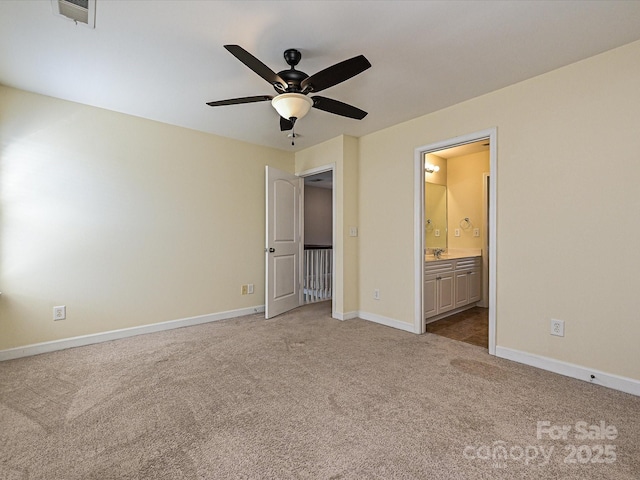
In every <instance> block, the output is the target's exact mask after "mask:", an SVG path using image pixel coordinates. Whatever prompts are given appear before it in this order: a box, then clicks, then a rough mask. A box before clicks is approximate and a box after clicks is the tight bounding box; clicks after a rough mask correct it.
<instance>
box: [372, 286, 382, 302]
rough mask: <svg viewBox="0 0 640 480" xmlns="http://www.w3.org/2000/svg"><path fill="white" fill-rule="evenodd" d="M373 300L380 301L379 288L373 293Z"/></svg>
mask: <svg viewBox="0 0 640 480" xmlns="http://www.w3.org/2000/svg"><path fill="white" fill-rule="evenodd" d="M373 299H374V300H380V290H378V289H377V288H376V289H375V290H374V291H373Z"/></svg>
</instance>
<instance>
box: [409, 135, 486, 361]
mask: <svg viewBox="0 0 640 480" xmlns="http://www.w3.org/2000/svg"><path fill="white" fill-rule="evenodd" d="M485 139H489V164H490V174H491V183H490V185H489V353H490V354H491V355H495V354H496V307H497V297H496V290H497V289H496V282H497V278H496V272H497V268H496V265H497V262H496V260H497V259H496V251H497V248H496V239H497V228H496V227H497V225H496V219H497V214H496V206H497V202H496V198H497V185H498V157H497V152H498V150H497V148H498V139H497V128H496V127H493V128H488V129H486V130H481V131H479V132H475V133H470V134H468V135H461V136H459V137H455V138H451V139H449V140H442V141H440V142H435V143H431V144H428V145H424V146H422V147H418V148H416V149H415V150H414V177H415V178H414V241H413V244H414V263H415V265H414V268H415V270H414V283H415V284H414V295H415V297H414V298H415V305H414V331H415V332H416V333H424V332H426V328H427V327H426V321H425V318H424V313H423V305H424V303H423V302H424V299H423V296H424V292H423V284H424V172H423V168H424V167H423V165H422V156H423V155H424V154H425V153H429V152H434V151H436V150H443V149H445V148H451V147H455V146H457V145H463V144H466V143H472V142H477V141H479V140H485Z"/></svg>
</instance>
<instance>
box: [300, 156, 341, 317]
mask: <svg viewBox="0 0 640 480" xmlns="http://www.w3.org/2000/svg"><path fill="white" fill-rule="evenodd" d="M298 175H299V176H300V177H302V178H303V181H304V195H303V208H302V211H303V222H302V223H303V226H302V230H303V244H304V251H303V262H302V274H301V279H302V284H303V286H302V289H301V290H302V299H301V305H306V304H309V303H317V302H324V301H329V300H331V313H332V316H333V314H334V313H335V301H334V296H335V255H334V253H335V250H334V249H335V245H336V242H335V231H336V213H335V212H336V208H335V207H336V195H335V193H336V192H335V188H334V187H335V165H334V164H329V165H324V166H322V167H317V168H314V169H311V170H307V171H304V172H301V173H299V174H298Z"/></svg>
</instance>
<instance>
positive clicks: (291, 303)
mask: <svg viewBox="0 0 640 480" xmlns="http://www.w3.org/2000/svg"><path fill="white" fill-rule="evenodd" d="M266 179H267V185H266V191H267V199H266V200H267V201H266V203H267V219H266V226H267V228H266V230H267V235H266V248H265V256H266V267H265V269H266V279H265V295H266V298H265V318H271V317H275V316H276V315H280V314H281V313H284V312H287V311H289V310H291V309H293V308H296V307H298V306H300V298H301V295H300V271H301V268H300V259H301V258H302V242H301V232H302V228H301V225H300V223H301V218H302V217H301V210H300V207H301V199H302V189H303V188H304V187H303V179H302V178H300V177H296V176H295V175H292V174H290V173H287V172H283V171H282V170H278V169H276V168H273V167H269V166H267V168H266Z"/></svg>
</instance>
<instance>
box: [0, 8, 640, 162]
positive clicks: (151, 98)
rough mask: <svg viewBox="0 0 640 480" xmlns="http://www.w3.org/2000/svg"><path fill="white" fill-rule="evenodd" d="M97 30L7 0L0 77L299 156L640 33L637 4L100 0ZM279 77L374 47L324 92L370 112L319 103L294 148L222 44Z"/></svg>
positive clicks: (0, 25) (265, 87)
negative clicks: (289, 53)
mask: <svg viewBox="0 0 640 480" xmlns="http://www.w3.org/2000/svg"><path fill="white" fill-rule="evenodd" d="M96 11H97V14H96V28H95V29H93V30H92V29H89V28H87V27H84V26H76V25H75V24H74V23H73V22H71V21H67V20H65V19H64V18H61V17H56V16H54V15H53V14H52V8H51V4H50V1H49V0H33V1H26V0H2V1H0V83H2V84H4V85H7V86H11V87H16V88H20V89H23V90H27V91H32V92H36V93H40V94H44V95H49V96H52V97H58V98H63V99H67V100H72V101H75V102H80V103H84V104H88V105H93V106H97V107H102V108H106V109H109V110H115V111H118V112H124V113H128V114H131V115H136V116H140V117H144V118H149V119H153V120H158V121H160V122H165V123H169V124H174V125H180V126H184V127H188V128H192V129H196V130H201V131H204V132H210V133H215V134H218V135H223V136H226V137H231V138H236V139H240V140H244V141H247V142H252V143H256V144H260V145H268V146H272V147H276V148H281V149H291V150H297V149H300V148H306V147H308V146H311V145H314V144H317V143H320V142H322V141H324V140H328V139H330V138H333V137H336V136H338V135H340V134H343V133H344V134H348V135H353V136H362V135H365V134H368V133H371V132H374V131H376V130H380V129H382V128H385V127H388V126H390V125H394V124H397V123H400V122H402V121H405V120H409V119H412V118H415V117H418V116H421V115H424V114H427V113H429V112H433V111H436V110H439V109H442V108H444V107H447V106H449V105H453V104H456V103H459V102H461V101H463V100H466V99H469V98H472V97H475V96H478V95H481V94H484V93H487V92H490V91H493V90H496V89H498V88H501V87H504V86H506V85H510V84H513V83H515V82H518V81H521V80H524V79H527V78H530V77H533V76H536V75H540V74H542V73H544V72H547V71H550V70H553V69H556V68H558V67H561V66H563V65H567V64H569V63H573V62H576V61H578V60H581V59H584V58H587V57H590V56H592V55H595V54H597V53H601V52H604V51H606V50H610V49H612V48H615V47H617V46H620V45H624V44H626V43H630V42H632V41H635V40H638V39H640V1H635V0H632V1H614V0H607V1H561V0H558V1H511V2H507V1H497V2H496V1H368V2H367V1H349V2H346V1H341V2H339V1H246V2H241V1H206V0H205V1H190V0H178V1H171V0H163V1H150V0H141V1H140V0H138V1H136V0H127V1H117V0H97V8H96ZM224 44H238V45H241V46H242V47H244V48H245V49H246V50H248V51H249V52H251V53H252V54H253V55H255V56H256V57H257V58H259V59H260V60H261V61H262V62H264V63H265V64H267V65H268V66H269V67H271V69H273V70H274V71H276V72H277V71H279V70H283V69H284V68H286V67H287V65H286V64H285V62H284V59H283V58H282V53H283V51H284V50H285V49H287V48H297V49H299V50H300V51H301V52H302V55H303V57H302V61H301V62H300V64H299V65H298V69H299V70H302V71H304V72H306V73H307V74H309V75H311V74H313V73H315V72H317V71H319V70H322V69H323V68H326V67H328V66H330V65H333V64H334V63H337V62H339V61H342V60H345V59H347V58H350V57H353V56H355V55H359V54H363V55H365V56H366V57H367V58H368V59H369V61H370V62H371V63H372V65H373V66H372V68H370V69H369V70H367V71H365V72H364V73H362V74H360V75H358V76H356V77H354V78H352V79H350V80H348V81H347V82H344V83H342V84H340V85H337V86H335V87H333V88H331V89H328V90H325V91H323V93H322V95H324V96H327V97H330V98H334V99H336V100H340V101H343V102H346V103H349V104H352V105H355V106H357V107H359V108H362V109H363V110H366V111H368V112H369V115H368V116H367V117H366V118H365V119H364V120H362V121H358V120H352V119H347V118H343V117H339V116H336V115H331V114H329V113H326V112H322V111H320V110H317V109H313V110H312V111H311V112H310V113H309V114H308V115H307V116H306V117H305V118H303V119H301V120H300V121H299V122H298V124H297V126H296V130H297V133H300V134H302V137H301V138H299V139H297V141H296V146H295V147H291V146H290V140H289V139H288V138H287V137H286V134H283V133H281V132H280V130H279V124H278V116H277V114H276V112H275V110H273V108H272V107H271V105H270V104H269V103H268V102H262V103H252V104H245V105H235V106H225V107H216V108H211V107H208V106H207V105H205V102H207V101H212V100H223V99H227V98H235V97H243V96H252V95H273V94H274V93H275V92H274V90H273V88H272V87H271V86H270V85H269V84H267V83H266V82H265V81H264V80H263V79H261V78H260V77H259V76H258V75H256V74H255V73H253V72H252V71H250V70H249V69H248V68H247V67H245V66H244V65H243V64H242V63H241V62H240V61H238V60H237V59H236V58H235V57H233V56H232V55H231V54H230V53H229V52H227V51H226V50H225V49H224V48H223V45H224Z"/></svg>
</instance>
